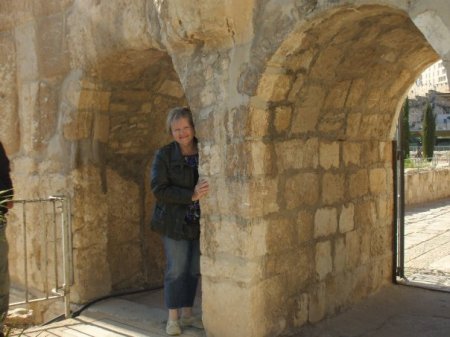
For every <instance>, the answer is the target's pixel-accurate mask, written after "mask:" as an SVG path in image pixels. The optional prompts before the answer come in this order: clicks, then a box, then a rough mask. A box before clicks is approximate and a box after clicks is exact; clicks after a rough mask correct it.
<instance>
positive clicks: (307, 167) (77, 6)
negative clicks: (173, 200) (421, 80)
mask: <svg viewBox="0 0 450 337" xmlns="http://www.w3.org/2000/svg"><path fill="white" fill-rule="evenodd" d="M447 13H448V6H445V2H441V1H436V2H432V3H430V2H428V1H425V0H417V1H400V0H389V1H386V0H383V1H381V0H380V1H378V0H351V1H345V2H344V1H320V2H319V1H314V0H303V1H283V2H282V3H281V2H279V1H271V0H268V1H260V2H254V1H251V0H249V1H231V2H222V3H218V2H217V1H213V0H207V1H203V2H202V3H201V4H199V3H198V2H190V1H180V0H173V1H163V2H161V1H160V2H155V1H149V0H137V1H132V2H130V1H125V0H111V1H90V0H89V1H84V0H67V1H44V0H42V1H26V0H17V1H12V0H7V1H4V2H2V4H1V5H0V16H1V18H3V20H0V79H1V81H0V90H1V95H0V99H1V100H2V103H3V105H2V106H4V112H5V114H4V118H5V119H4V120H5V123H8V124H2V125H1V126H0V132H1V133H0V138H1V140H2V141H3V142H4V143H5V145H6V147H7V150H8V153H9V155H10V157H11V159H12V168H13V179H14V182H15V184H16V191H17V195H18V197H27V198H34V197H38V196H43V195H44V196H45V195H48V194H51V193H65V194H68V195H70V196H71V197H72V199H73V214H72V216H73V240H74V242H73V244H74V267H75V284H74V285H73V287H72V291H73V300H74V301H75V302H77V303H81V302H86V301H88V300H90V299H93V298H95V297H99V296H102V295H105V294H110V293H112V292H114V291H116V290H123V289H127V288H132V287H142V286H146V285H155V284H160V282H161V278H162V268H163V265H164V259H163V256H162V255H163V254H162V249H161V244H160V240H159V238H158V237H157V236H155V235H154V234H153V233H150V232H149V230H148V227H147V225H146V224H147V222H148V220H149V216H150V211H151V208H152V203H153V200H152V195H151V193H150V191H149V186H148V174H147V172H148V168H149V165H150V163H151V159H152V156H153V154H154V152H155V150H156V149H157V148H158V147H160V146H161V145H163V144H164V143H166V142H167V141H168V140H169V138H168V136H167V135H165V134H164V131H163V125H164V118H165V114H166V112H167V109H168V108H169V107H172V106H174V105H184V104H189V105H190V106H191V108H192V109H193V111H194V116H195V120H196V126H197V133H198V136H199V138H200V141H201V143H200V156H201V168H200V174H201V175H202V176H203V177H205V178H207V179H208V180H209V181H210V186H211V193H210V195H209V197H208V198H207V199H206V200H204V201H203V202H202V216H203V219H202V235H201V249H202V259H201V267H202V275H203V282H202V284H203V297H202V300H203V303H202V305H203V313H204V322H205V326H206V330H207V334H208V335H209V336H220V337H227V336H230V337H235V336H248V337H252V336H255V337H256V336H258V337H259V336H277V335H281V334H285V333H288V332H289V331H291V330H292V329H295V328H298V327H299V326H301V325H303V324H307V323H314V322H317V321H319V320H321V319H323V318H324V317H327V316H329V315H332V314H333V313H335V312H337V311H339V310H341V309H343V308H346V307H348V306H349V305H351V304H352V303H354V302H355V301H358V300H360V299H362V298H364V297H365V296H367V295H369V294H370V293H372V292H374V291H376V290H377V289H378V288H379V287H381V286H382V285H383V284H386V283H387V282H389V280H390V277H391V269H392V266H391V263H392V244H391V240H392V237H391V233H392V224H393V214H392V205H393V202H392V201H393V195H392V191H393V185H392V184H393V181H392V161H391V158H392V155H391V153H392V151H391V139H392V137H393V133H394V129H395V124H396V121H397V116H398V112H399V109H400V105H401V102H402V101H403V96H404V95H405V93H406V91H407V89H408V88H409V86H410V85H411V84H412V83H413V81H414V80H415V78H416V77H417V76H418V75H419V73H420V72H421V71H422V70H423V69H424V68H425V67H426V66H427V65H429V64H431V63H433V62H434V61H436V60H437V59H438V58H439V57H440V58H443V59H444V64H448V60H449V59H450V57H449V56H450V55H449V53H450V51H449V50H448V45H449V44H448V43H447V42H448V41H449V39H450V37H448V36H447V35H448V34H447V33H446V32H447V31H448V27H450V22H448V17H450V16H448V15H446V14H447ZM446 29H447V30H446ZM436 32H443V33H442V34H438V33H436ZM2 114H3V112H2ZM2 116H3V115H2ZM13 223H14V216H13V215H12V221H11V226H10V229H9V231H10V233H9V235H10V236H11V237H12V238H17V236H14V235H16V234H15V233H14V226H13ZM31 231H34V233H36V234H37V233H38V231H39V228H33V229H31ZM11 253H12V256H18V257H20V252H19V251H18V248H14V247H13V249H12V252H11ZM32 268H33V270H32V273H33V274H34V275H38V273H39V271H40V268H41V267H40V265H39V264H36V265H33V267H32ZM12 276H13V280H15V281H21V275H20V272H19V271H14V270H12ZM33 282H34V284H33V286H35V287H37V288H39V284H38V278H37V276H36V278H35V279H33Z"/></svg>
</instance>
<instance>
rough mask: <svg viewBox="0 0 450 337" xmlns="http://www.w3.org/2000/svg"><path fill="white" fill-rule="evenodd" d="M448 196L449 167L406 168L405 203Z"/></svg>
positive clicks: (449, 183) (449, 190)
mask: <svg viewBox="0 0 450 337" xmlns="http://www.w3.org/2000/svg"><path fill="white" fill-rule="evenodd" d="M449 197H450V169H449V168H439V169H434V170H419V171H418V170H408V171H407V172H406V174H405V204H406V205H414V204H420V203H425V202H430V201H434V200H439V199H445V198H449Z"/></svg>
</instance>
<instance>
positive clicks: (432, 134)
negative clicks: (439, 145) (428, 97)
mask: <svg viewBox="0 0 450 337" xmlns="http://www.w3.org/2000/svg"><path fill="white" fill-rule="evenodd" d="M435 142H436V117H435V116H434V114H433V109H432V108H431V105H430V103H429V102H428V103H427V106H426V110H425V113H424V115H423V121H422V147H423V157H424V158H428V161H430V160H431V158H433V152H434V144H435Z"/></svg>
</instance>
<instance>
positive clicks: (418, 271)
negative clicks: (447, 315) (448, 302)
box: [405, 199, 450, 336]
mask: <svg viewBox="0 0 450 337" xmlns="http://www.w3.org/2000/svg"><path fill="white" fill-rule="evenodd" d="M405 276H406V278H407V281H409V282H413V283H420V284H423V285H431V286H433V287H437V288H443V289H444V290H445V289H450V199H449V200H442V201H438V202H434V203H430V204H424V205H419V206H415V207H410V208H408V209H407V210H406V212H405ZM449 336H450V334H449Z"/></svg>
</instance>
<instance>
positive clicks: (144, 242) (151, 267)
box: [64, 50, 187, 301]
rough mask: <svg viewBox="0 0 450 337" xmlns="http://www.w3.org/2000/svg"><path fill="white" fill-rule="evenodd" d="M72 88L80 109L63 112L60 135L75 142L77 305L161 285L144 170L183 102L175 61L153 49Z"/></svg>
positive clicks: (101, 66)
mask: <svg viewBox="0 0 450 337" xmlns="http://www.w3.org/2000/svg"><path fill="white" fill-rule="evenodd" d="M72 82H73V83H75V84H71V85H68V87H71V86H73V85H74V86H76V89H74V90H73V91H75V92H76V93H77V95H75V96H76V100H75V101H76V104H77V106H76V107H75V108H74V109H73V110H72V111H71V113H66V117H65V122H64V123H65V124H64V133H65V136H66V138H69V139H70V133H71V132H73V133H74V135H73V139H74V140H76V142H74V144H73V147H75V150H74V156H73V157H74V158H73V161H74V163H73V166H74V167H75V170H74V171H73V173H72V177H73V185H74V201H73V202H74V209H76V210H77V213H76V214H74V217H73V232H74V236H73V238H74V265H75V266H74V267H75V270H76V271H77V272H76V275H75V288H76V290H75V292H76V296H75V301H77V300H78V301H86V300H89V299H92V298H95V297H98V296H101V295H106V294H110V293H117V292H120V291H123V290H126V289H137V288H145V287H155V286H160V285H162V279H163V269H164V264H165V260H164V254H163V249H162V244H161V242H160V241H161V240H160V238H159V235H157V234H156V233H154V232H152V231H151V230H150V228H149V221H150V217H151V211H152V207H153V202H154V200H153V195H152V192H151V190H150V183H149V172H150V166H151V162H152V159H153V156H154V153H155V152H156V150H157V149H158V148H159V147H161V146H162V145H164V144H166V143H167V142H169V141H170V137H169V135H167V133H166V131H165V119H166V115H167V111H168V110H169V109H170V108H171V107H174V106H180V105H181V106H183V105H186V104H187V103H186V98H185V95H184V90H183V88H182V86H181V83H180V81H179V79H178V76H177V74H176V72H175V70H174V68H173V65H172V61H171V59H170V57H169V56H168V55H167V54H166V53H165V52H161V51H157V50H148V51H124V52H121V53H120V54H114V55H110V56H108V57H106V58H105V59H102V60H101V62H100V61H99V62H98V63H97V64H96V65H94V66H93V67H92V68H90V69H89V70H88V71H86V73H84V74H82V75H80V74H78V77H77V80H76V81H72ZM68 105H70V104H68ZM68 110H70V108H68ZM81 133H83V134H82V135H81ZM93 256H95V258H93ZM86 285H89V286H86ZM77 296H78V298H77Z"/></svg>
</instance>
